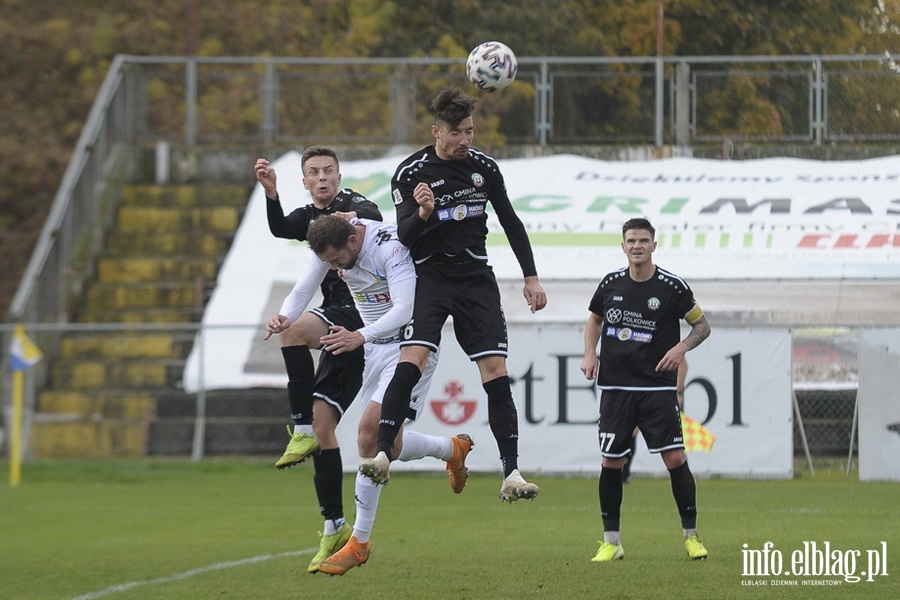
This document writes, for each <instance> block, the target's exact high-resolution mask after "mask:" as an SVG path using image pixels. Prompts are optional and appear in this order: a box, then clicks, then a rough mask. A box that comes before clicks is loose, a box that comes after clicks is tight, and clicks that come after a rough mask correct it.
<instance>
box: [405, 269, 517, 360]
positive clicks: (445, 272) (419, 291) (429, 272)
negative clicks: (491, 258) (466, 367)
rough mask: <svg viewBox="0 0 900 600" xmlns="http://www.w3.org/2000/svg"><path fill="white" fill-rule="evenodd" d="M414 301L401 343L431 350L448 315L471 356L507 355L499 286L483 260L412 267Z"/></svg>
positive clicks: (473, 357)
mask: <svg viewBox="0 0 900 600" xmlns="http://www.w3.org/2000/svg"><path fill="white" fill-rule="evenodd" d="M416 274H417V276H418V278H417V280H416V301H415V305H414V307H413V318H412V321H410V323H409V325H407V326H406V328H405V329H404V330H403V340H402V341H401V342H400V346H401V347H404V346H425V347H427V348H429V349H430V350H431V351H432V352H436V351H437V349H438V346H440V343H441V330H442V329H443V327H444V323H446V322H447V317H448V316H452V317H453V332H454V334H455V335H456V340H457V341H458V342H459V346H460V347H461V348H462V350H463V352H465V353H466V355H467V356H468V357H469V358H470V359H471V360H478V359H479V358H482V357H485V356H504V357H505V356H506V355H507V348H508V346H509V341H508V338H507V333H506V318H505V317H504V316H503V307H502V306H501V303H500V288H499V287H497V279H496V278H495V277H494V270H493V269H492V268H491V266H490V265H488V264H487V263H485V262H482V261H477V260H471V261H468V262H464V263H462V264H455V265H451V264H432V263H431V261H427V262H425V263H422V264H420V265H416Z"/></svg>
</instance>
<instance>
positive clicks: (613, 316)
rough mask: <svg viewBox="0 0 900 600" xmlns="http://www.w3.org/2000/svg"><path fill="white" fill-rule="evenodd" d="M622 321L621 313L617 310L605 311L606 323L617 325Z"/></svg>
mask: <svg viewBox="0 0 900 600" xmlns="http://www.w3.org/2000/svg"><path fill="white" fill-rule="evenodd" d="M621 320H622V311H621V310H619V309H618V308H611V309H609V310H608V311H606V322H607V323H618V322H619V321H621Z"/></svg>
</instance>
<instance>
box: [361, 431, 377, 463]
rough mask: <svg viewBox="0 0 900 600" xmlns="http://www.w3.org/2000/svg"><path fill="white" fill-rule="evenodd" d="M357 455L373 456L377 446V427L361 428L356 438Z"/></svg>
mask: <svg viewBox="0 0 900 600" xmlns="http://www.w3.org/2000/svg"><path fill="white" fill-rule="evenodd" d="M356 443H357V445H358V446H359V455H360V456H361V457H363V458H368V457H372V456H375V454H376V452H375V450H376V448H377V446H378V429H377V428H376V429H374V430H373V429H371V428H362V429H360V430H359V434H358V435H357V438H356Z"/></svg>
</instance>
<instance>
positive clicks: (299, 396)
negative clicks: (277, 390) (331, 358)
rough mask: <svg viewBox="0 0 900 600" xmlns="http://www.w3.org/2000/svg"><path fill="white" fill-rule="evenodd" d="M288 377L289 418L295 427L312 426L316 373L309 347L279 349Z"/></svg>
mask: <svg viewBox="0 0 900 600" xmlns="http://www.w3.org/2000/svg"><path fill="white" fill-rule="evenodd" d="M281 355H282V357H284V366H285V368H286V370H287V376H288V384H287V391H288V402H290V405H291V418H292V419H293V420H294V423H296V424H297V425H312V420H313V411H312V407H313V397H312V393H313V382H314V381H315V376H316V371H315V367H314V366H313V359H312V353H311V352H310V351H309V346H285V347H283V348H282V349H281Z"/></svg>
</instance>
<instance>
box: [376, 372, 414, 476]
mask: <svg viewBox="0 0 900 600" xmlns="http://www.w3.org/2000/svg"><path fill="white" fill-rule="evenodd" d="M421 378H422V372H421V371H419V367H417V366H416V365H415V364H413V363H411V362H405V361H404V362H401V363H400V364H398V365H397V370H396V371H394V377H393V378H392V379H391V382H390V383H389V384H388V386H387V389H386V390H385V391H384V398H383V399H382V400H381V419H380V420H379V421H378V448H377V452H384V453H385V454H386V455H387V457H388V458H389V459H392V458H393V456H392V453H393V449H394V442H395V441H396V440H397V434H398V433H399V432H400V427H402V426H403V422H404V421H406V414H407V412H408V411H409V400H410V397H411V396H412V391H413V388H414V387H416V384H417V383H419V379H421Z"/></svg>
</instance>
